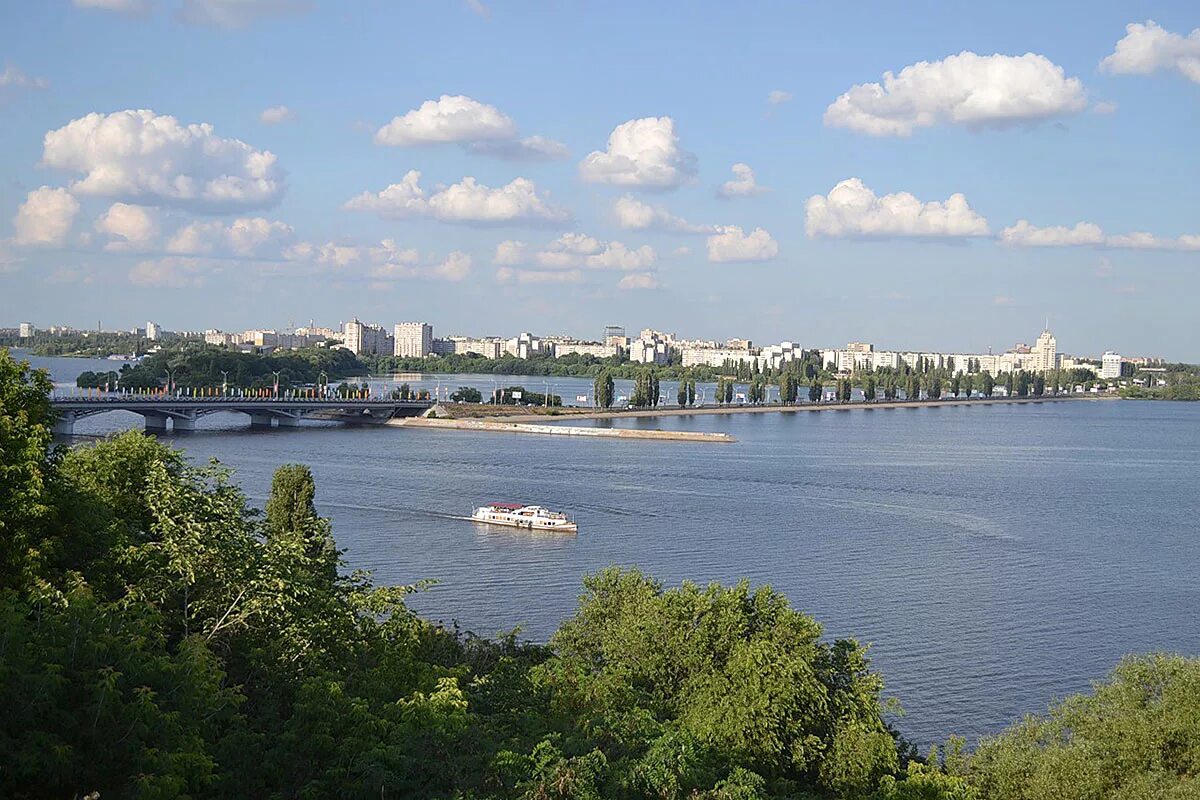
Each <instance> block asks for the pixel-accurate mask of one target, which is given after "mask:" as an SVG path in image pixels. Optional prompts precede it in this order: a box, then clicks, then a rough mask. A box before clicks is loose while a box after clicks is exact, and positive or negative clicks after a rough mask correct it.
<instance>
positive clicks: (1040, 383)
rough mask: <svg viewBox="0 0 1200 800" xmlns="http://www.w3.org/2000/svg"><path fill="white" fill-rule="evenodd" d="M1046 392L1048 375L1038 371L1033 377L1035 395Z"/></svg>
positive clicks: (1039, 395) (1038, 395)
mask: <svg viewBox="0 0 1200 800" xmlns="http://www.w3.org/2000/svg"><path fill="white" fill-rule="evenodd" d="M1045 393H1046V376H1045V375H1042V374H1041V373H1038V374H1037V375H1035V376H1034V378H1033V396H1034V397H1041V396H1042V395H1043V394H1045Z"/></svg>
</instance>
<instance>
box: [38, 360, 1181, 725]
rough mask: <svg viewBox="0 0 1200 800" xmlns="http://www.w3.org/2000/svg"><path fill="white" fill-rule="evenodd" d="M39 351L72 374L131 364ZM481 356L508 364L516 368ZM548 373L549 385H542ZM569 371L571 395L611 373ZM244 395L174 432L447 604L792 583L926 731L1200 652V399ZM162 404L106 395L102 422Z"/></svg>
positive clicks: (1037, 705)
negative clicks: (513, 427) (595, 582)
mask: <svg viewBox="0 0 1200 800" xmlns="http://www.w3.org/2000/svg"><path fill="white" fill-rule="evenodd" d="M31 360H32V361H34V362H35V364H37V365H40V366H46V367H48V368H50V369H51V370H52V373H53V375H54V377H55V378H56V379H57V380H59V381H62V382H66V383H71V382H73V378H74V376H75V375H76V374H78V373H79V372H80V371H82V370H85V369H90V370H96V369H112V368H115V367H118V366H119V364H117V365H114V362H96V361H88V360H83V359H37V358H35V359H31ZM476 378H477V379H478V383H477V385H486V386H489V387H490V385H491V381H492V378H491V376H476ZM435 380H436V378H435ZM453 380H454V379H453V378H451V379H450V382H453ZM498 380H501V381H502V382H503V385H512V384H514V383H518V382H519V380H516V379H513V380H510V378H509V377H508V376H500V378H498ZM536 380H537V381H539V383H531V384H529V385H528V388H530V389H533V390H534V391H542V390H543V387H542V385H541V383H540V381H542V380H543V379H541V378H538V379H536ZM545 380H548V381H550V382H551V383H552V386H551V389H552V390H553V391H563V392H564V393H566V392H573V391H575V390H576V389H577V388H578V387H580V386H584V387H586V386H589V385H590V384H589V382H588V381H586V380H577V381H576V382H575V383H572V380H573V379H563V378H551V379H545ZM442 381H443V382H444V384H445V382H446V381H447V378H446V376H443V377H442ZM412 383H413V384H414V385H417V384H416V382H415V381H414V382H412ZM455 385H458V384H455ZM664 386H665V384H664ZM220 417H221V415H214V416H213V417H211V418H207V420H206V424H207V426H208V427H209V429H208V430H202V431H198V432H196V433H194V434H191V435H188V436H178V437H166V441H168V442H169V443H170V444H171V445H172V446H176V447H179V448H181V449H182V450H183V451H185V452H186V453H187V454H188V455H189V457H190V458H191V459H192V460H193V462H194V463H197V464H201V463H204V462H206V461H207V460H208V459H210V458H217V459H218V460H220V461H221V462H222V463H224V464H226V465H228V466H230V467H231V468H233V469H234V470H235V471H236V472H235V479H236V480H237V481H238V482H239V483H240V484H241V486H242V487H243V488H244V490H245V491H246V493H247V494H248V495H249V496H250V498H251V499H252V502H254V503H256V504H261V503H262V502H263V501H264V499H265V496H266V493H267V490H268V487H269V485H270V479H271V473H272V472H273V471H274V469H275V468H276V467H278V466H279V465H280V464H284V463H304V464H308V465H309V466H310V467H311V468H312V470H313V472H314V474H315V476H316V479H317V487H318V494H317V500H318V505H319V508H320V510H321V512H322V513H324V514H326V515H328V516H329V517H331V518H332V520H333V526H334V533H335V535H336V538H337V542H338V545H339V546H340V547H342V548H344V549H345V550H346V559H347V561H348V562H349V565H350V566H352V567H355V568H363V569H369V570H372V571H373V572H374V576H375V580H376V581H377V582H380V583H414V582H417V581H420V580H423V579H432V580H436V581H438V583H437V584H436V585H435V586H433V587H432V588H430V589H428V590H426V591H424V592H421V593H419V594H417V595H415V596H413V598H412V600H411V604H412V606H413V607H414V608H416V609H417V610H418V611H419V612H420V613H422V614H423V615H425V616H427V617H429V618H431V619H435V620H443V621H445V622H446V623H447V624H451V623H454V622H457V624H459V625H460V626H461V627H462V628H463V629H464V630H470V631H474V632H476V633H479V634H482V635H491V634H496V633H499V632H503V631H508V630H511V629H513V628H515V627H518V626H519V627H520V628H521V632H522V635H523V636H524V637H527V638H530V639H535V640H545V639H546V638H547V637H548V636H549V635H550V634H551V633H552V632H553V631H554V629H555V627H556V626H557V625H558V624H559V623H560V622H561V621H562V620H563V619H564V618H565V617H567V616H568V615H570V614H571V613H572V611H573V609H574V607H575V603H576V598H577V596H578V594H579V592H580V589H581V585H580V578H581V577H582V575H583V574H584V573H586V572H589V571H593V570H596V569H599V568H601V567H604V566H607V565H609V564H621V565H628V566H637V567H639V568H641V569H643V570H645V571H646V572H649V573H651V574H653V575H654V576H656V577H657V578H659V579H660V580H662V581H664V582H666V583H669V584H670V583H677V582H679V581H682V580H692V581H696V582H701V583H703V582H707V581H722V582H733V581H737V580H739V579H742V578H745V579H747V580H749V581H750V582H751V583H753V584H763V583H769V584H771V585H772V586H774V587H775V588H777V589H779V590H780V591H782V592H783V593H785V594H786V595H787V596H788V598H789V599H790V600H791V602H792V604H793V606H795V607H796V608H799V609H801V610H803V611H805V612H808V613H811V614H812V615H814V616H815V617H816V618H817V619H818V620H820V621H821V622H822V623H823V624H824V625H825V627H826V632H827V634H828V635H829V636H831V637H835V636H836V637H854V638H857V639H859V640H860V641H864V642H870V643H871V645H872V650H871V653H872V657H873V663H874V666H875V667H876V668H877V669H878V670H879V671H880V672H881V673H882V674H883V677H884V679H885V681H886V682H887V694H889V695H891V696H894V697H896V698H898V699H899V700H900V702H901V704H902V705H903V706H904V708H905V712H906V713H905V714H904V716H902V717H900V718H899V719H897V720H896V725H897V726H898V727H899V729H900V730H901V731H902V732H903V733H904V734H905V735H906V736H907V737H909V738H910V739H912V740H914V741H916V742H918V743H920V744H922V746H924V745H926V744H928V743H930V742H933V741H937V740H940V739H942V738H944V737H945V736H947V735H949V734H960V735H964V736H967V737H968V738H974V737H977V736H980V735H984V734H987V733H992V732H996V731H998V730H999V729H1001V728H1002V727H1004V726H1006V725H1008V724H1010V723H1012V722H1014V721H1016V720H1017V719H1018V718H1019V717H1020V716H1021V715H1022V714H1024V713H1027V712H1039V711H1042V710H1044V709H1045V707H1046V706H1047V704H1048V703H1049V702H1051V701H1052V700H1054V699H1055V698H1058V697H1062V696H1063V695H1065V694H1067V693H1070V692H1077V691H1083V690H1086V689H1088V687H1089V685H1090V682H1091V681H1093V680H1097V679H1100V678H1102V677H1103V676H1104V675H1105V673H1106V672H1107V671H1108V670H1109V669H1111V668H1112V666H1113V665H1114V664H1115V663H1116V661H1117V660H1118V659H1119V658H1120V657H1121V656H1122V655H1124V654H1127V653H1133V652H1144V651H1148V650H1153V649H1163V650H1171V651H1178V652H1183V653H1188V654H1192V655H1195V654H1196V653H1197V652H1198V651H1197V647H1198V645H1197V643H1198V642H1200V570H1198V569H1197V567H1198V566H1200V536H1198V528H1200V526H1198V525H1197V520H1200V492H1198V491H1197V489H1198V488H1200V404H1196V403H1191V404H1189V403H1167V402H1145V401H1111V402H1108V401H1104V402H1101V401H1097V402H1064V403H1046V404H1039V405H1028V406H1010V405H997V406H978V407H954V406H950V407H942V408H918V409H889V410H872V411H847V412H844V413H819V414H809V413H783V414H731V415H704V416H700V415H697V416H683V417H665V418H660V419H653V420H646V419H643V420H618V421H597V422H592V423H579V424H605V425H630V426H645V427H659V428H666V429H677V430H690V431H720V432H726V433H729V434H732V435H733V436H734V437H735V438H736V439H737V441H736V442H735V443H733V444H711V445H710V444H706V443H672V442H644V441H636V440H605V439H592V438H586V437H565V436H563V437H559V436H543V437H534V436H519V435H510V434H502V433H487V432H474V431H470V432H468V431H453V430H445V431H444V430H422V429H402V428H370V429H364V428H358V429H354V428H343V427H338V426H321V427H314V428H313V429H303V430H298V431H297V430H278V429H276V430H271V431H255V432H250V431H248V430H246V429H245V420H244V419H237V418H233V419H230V420H226V421H224V422H222V420H221V419H220ZM140 423H141V418H140V417H137V416H134V415H123V414H106V415H102V416H100V417H97V418H94V419H90V420H85V421H84V422H83V423H81V424H80V425H79V426H78V428H77V430H78V431H79V432H81V433H87V432H89V431H90V432H92V433H103V432H106V431H109V430H114V429H120V428H122V427H134V426H140ZM89 425H90V426H91V427H90V428H89V427H88V426H89ZM490 501H513V502H529V503H540V504H544V505H547V506H550V507H551V508H554V509H558V510H563V511H567V512H569V513H570V514H571V515H572V516H573V517H574V518H575V519H576V520H577V521H578V523H579V533H578V535H576V536H563V535H554V534H539V533H530V532H526V531H518V530H509V529H503V528H486V527H481V526H478V525H475V524H473V523H471V522H469V521H465V520H457V519H450V517H452V516H463V515H467V514H470V511H471V508H472V507H473V506H476V505H481V504H483V503H486V502H490Z"/></svg>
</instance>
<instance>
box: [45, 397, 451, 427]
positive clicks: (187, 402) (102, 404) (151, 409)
mask: <svg viewBox="0 0 1200 800" xmlns="http://www.w3.org/2000/svg"><path fill="white" fill-rule="evenodd" d="M50 405H51V407H53V409H54V410H55V411H56V412H57V413H58V417H57V420H56V421H55V423H54V432H55V433H57V434H62V435H65V436H70V435H71V434H72V433H74V431H75V423H76V422H77V421H78V420H80V419H83V418H84V417H90V416H93V415H95V414H104V413H106V412H109V411H132V412H134V413H135V414H141V415H142V416H143V417H144V418H145V420H146V430H147V431H149V432H163V431H166V430H167V423H168V421H169V422H170V425H171V429H172V430H174V431H192V430H195V429H196V420H198V419H200V418H201V417H205V416H208V415H209V414H215V413H217V412H218V411H235V412H238V413H241V414H245V415H246V416H248V417H249V418H250V427H251V428H269V427H271V425H272V423H274V424H276V425H278V426H280V427H296V426H298V425H299V424H300V420H302V419H305V418H311V419H322V420H334V421H339V422H346V423H351V424H357V425H364V424H379V423H382V422H387V421H388V420H389V419H392V418H393V417H415V416H417V415H419V414H422V413H424V412H425V411H426V410H428V409H429V408H432V407H433V401H432V400H387V399H384V398H375V397H368V398H341V397H178V396H171V395H151V396H145V395H101V396H96V397H51V398H50Z"/></svg>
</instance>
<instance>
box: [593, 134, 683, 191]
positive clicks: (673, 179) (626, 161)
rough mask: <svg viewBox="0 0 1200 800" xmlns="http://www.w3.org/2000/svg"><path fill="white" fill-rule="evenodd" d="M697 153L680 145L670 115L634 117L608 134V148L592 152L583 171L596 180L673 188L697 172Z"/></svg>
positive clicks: (594, 181)
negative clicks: (694, 153) (683, 148)
mask: <svg viewBox="0 0 1200 800" xmlns="http://www.w3.org/2000/svg"><path fill="white" fill-rule="evenodd" d="M695 160H696V159H695V156H693V155H692V154H691V153H688V152H686V151H684V150H682V149H680V147H679V137H678V136H676V134H675V121H674V120H673V119H671V118H670V117H646V118H644V119H631V120H629V121H628V122H624V123H622V124H620V125H618V126H617V127H616V128H615V129H614V130H613V132H612V134H611V135H609V137H608V149H607V150H605V151H604V152H600V151H599V150H597V151H594V152H592V153H589V154H588V155H587V157H586V158H584V159H583V161H581V162H580V163H579V174H580V176H581V177H582V178H583V179H584V180H585V181H590V182H592V183H611V184H615V185H617V186H634V187H639V188H643V189H673V188H675V187H677V186H679V185H681V184H683V183H684V182H686V181H687V180H688V179H689V178H691V177H692V176H693V175H695V173H696V164H695Z"/></svg>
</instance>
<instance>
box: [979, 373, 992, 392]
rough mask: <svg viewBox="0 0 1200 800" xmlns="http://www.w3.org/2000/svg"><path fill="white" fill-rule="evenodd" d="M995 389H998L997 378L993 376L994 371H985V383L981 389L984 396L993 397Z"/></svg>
mask: <svg viewBox="0 0 1200 800" xmlns="http://www.w3.org/2000/svg"><path fill="white" fill-rule="evenodd" d="M995 390H996V379H995V378H993V377H992V373H990V372H987V371H984V373H983V384H982V386H981V387H980V391H981V392H982V394H983V396H984V397H991V396H992V393H993V392H994V391H995Z"/></svg>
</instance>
